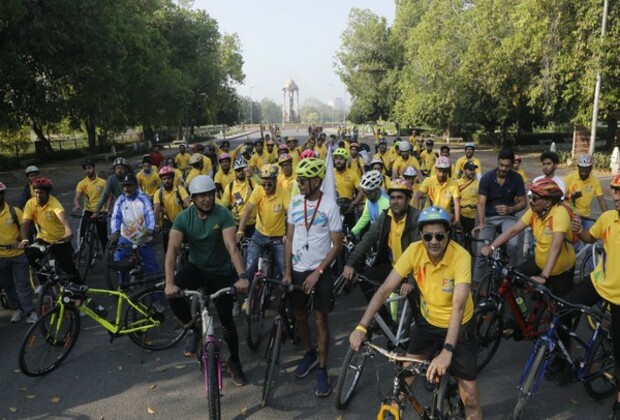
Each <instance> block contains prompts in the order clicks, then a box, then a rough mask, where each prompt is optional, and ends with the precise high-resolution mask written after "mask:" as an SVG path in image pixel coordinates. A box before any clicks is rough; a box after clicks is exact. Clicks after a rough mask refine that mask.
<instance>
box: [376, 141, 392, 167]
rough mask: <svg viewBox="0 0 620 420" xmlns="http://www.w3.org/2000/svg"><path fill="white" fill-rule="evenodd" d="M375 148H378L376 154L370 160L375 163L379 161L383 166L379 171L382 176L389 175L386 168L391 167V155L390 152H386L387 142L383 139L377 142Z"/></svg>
mask: <svg viewBox="0 0 620 420" xmlns="http://www.w3.org/2000/svg"><path fill="white" fill-rule="evenodd" d="M377 147H378V149H377V153H375V155H374V156H373V157H372V160H373V161H375V160H377V159H379V160H380V161H381V163H382V165H383V170H382V171H381V173H382V174H391V172H389V169H388V168H390V167H391V163H392V155H391V153H390V152H388V149H387V140H385V139H381V140H379V145H378V146H377ZM371 166H372V164H371Z"/></svg>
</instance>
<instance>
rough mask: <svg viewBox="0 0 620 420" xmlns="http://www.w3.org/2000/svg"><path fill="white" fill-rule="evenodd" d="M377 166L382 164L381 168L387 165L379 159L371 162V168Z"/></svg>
mask: <svg viewBox="0 0 620 420" xmlns="http://www.w3.org/2000/svg"><path fill="white" fill-rule="evenodd" d="M376 164H380V165H381V166H385V165H384V164H383V161H382V160H381V159H379V158H376V159H373V160H372V161H371V162H370V166H373V165H376Z"/></svg>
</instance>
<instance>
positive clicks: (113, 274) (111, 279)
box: [104, 249, 119, 290]
mask: <svg viewBox="0 0 620 420" xmlns="http://www.w3.org/2000/svg"><path fill="white" fill-rule="evenodd" d="M104 254H105V263H106V267H105V284H106V287H107V288H108V289H109V290H118V275H119V274H118V271H116V270H112V269H110V263H111V262H114V251H113V250H110V249H106V250H104Z"/></svg>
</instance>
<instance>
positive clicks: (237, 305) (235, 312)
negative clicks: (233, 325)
mask: <svg viewBox="0 0 620 420" xmlns="http://www.w3.org/2000/svg"><path fill="white" fill-rule="evenodd" d="M240 313H241V304H240V303H239V301H238V300H235V304H234V305H233V316H234V317H235V318H236V317H238V316H239V314H240Z"/></svg>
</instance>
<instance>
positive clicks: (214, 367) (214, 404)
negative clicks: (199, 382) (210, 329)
mask: <svg viewBox="0 0 620 420" xmlns="http://www.w3.org/2000/svg"><path fill="white" fill-rule="evenodd" d="M205 347H206V349H205V350H204V352H203V356H202V372H203V375H204V383H205V392H206V393H207V401H208V402H209V419H211V420H219V419H220V416H221V413H220V384H219V380H218V377H219V375H218V365H219V352H218V350H217V348H216V347H215V344H214V343H212V342H207V343H206V345H205ZM205 355H206V360H205Z"/></svg>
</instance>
